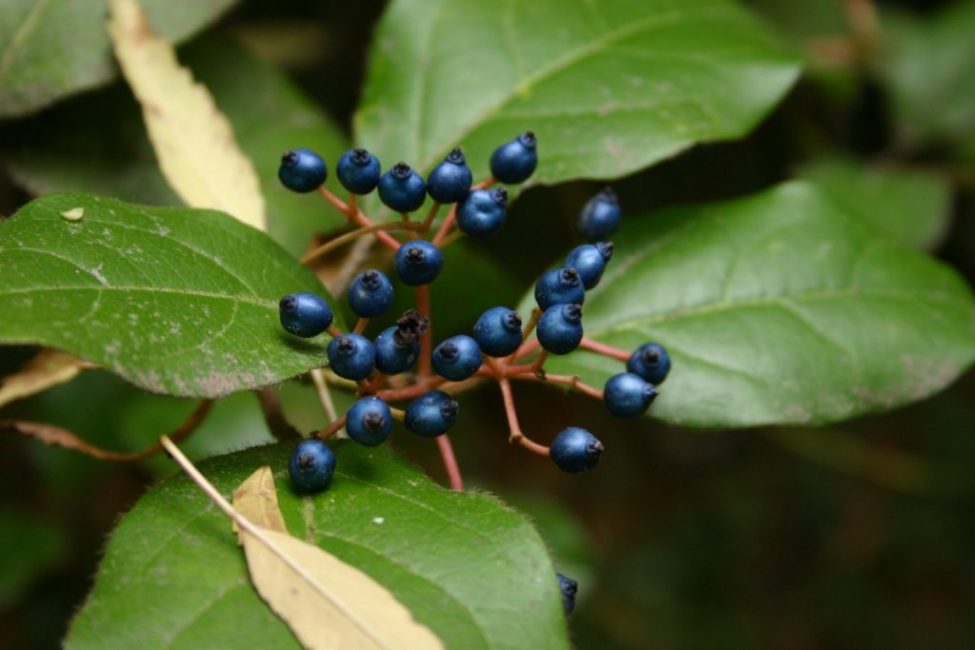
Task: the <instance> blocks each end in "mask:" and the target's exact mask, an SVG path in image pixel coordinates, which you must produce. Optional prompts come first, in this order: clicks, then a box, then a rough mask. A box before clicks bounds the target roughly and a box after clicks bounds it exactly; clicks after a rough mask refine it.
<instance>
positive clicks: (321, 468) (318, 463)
mask: <svg viewBox="0 0 975 650" xmlns="http://www.w3.org/2000/svg"><path fill="white" fill-rule="evenodd" d="M288 473H289V474H290V475H291V484H292V485H293V486H294V488H295V490H296V491H298V492H305V493H310V492H319V491H321V490H324V489H325V488H327V487H328V484H329V483H330V482H331V480H332V474H334V473H335V454H334V453H333V452H332V450H331V449H329V446H328V445H326V444H325V443H324V442H322V441H321V440H318V439H317V438H311V439H309V440H302V441H301V442H299V443H298V446H297V447H295V450H294V453H292V454H291V460H289V461H288Z"/></svg>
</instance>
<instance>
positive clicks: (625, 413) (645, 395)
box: [603, 372, 657, 418]
mask: <svg viewBox="0 0 975 650" xmlns="http://www.w3.org/2000/svg"><path fill="white" fill-rule="evenodd" d="M656 396H657V391H656V389H655V388H654V387H653V386H651V385H650V384H648V383H647V382H646V381H645V380H644V379H643V377H641V376H640V375H635V374H633V373H632V372H621V373H620V374H618V375H613V376H612V377H610V378H609V379H608V380H607V381H606V385H605V386H604V387H603V404H605V405H606V410H607V411H609V412H610V413H611V414H612V415H615V416H616V417H618V418H632V417H636V416H638V415H643V414H644V413H646V411H647V408H649V406H650V402H652V401H653V398H655V397H656Z"/></svg>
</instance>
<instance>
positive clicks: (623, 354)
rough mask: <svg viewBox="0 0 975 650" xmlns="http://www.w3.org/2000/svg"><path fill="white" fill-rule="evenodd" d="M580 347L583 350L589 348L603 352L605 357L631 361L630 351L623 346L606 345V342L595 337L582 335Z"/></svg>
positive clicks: (597, 352)
mask: <svg viewBox="0 0 975 650" xmlns="http://www.w3.org/2000/svg"><path fill="white" fill-rule="evenodd" d="M579 347H580V348H582V349H583V350H589V351H591V352H595V353H596V354H601V355H603V356H604V357H609V358H611V359H618V360H620V361H624V362H625V361H629V359H630V353H629V352H627V351H626V350H623V349H621V348H617V347H613V346H612V345H606V344H605V343H600V342H599V341H596V340H594V339H591V338H589V337H587V336H583V337H582V342H581V343H579Z"/></svg>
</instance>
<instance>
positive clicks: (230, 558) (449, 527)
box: [65, 444, 568, 650]
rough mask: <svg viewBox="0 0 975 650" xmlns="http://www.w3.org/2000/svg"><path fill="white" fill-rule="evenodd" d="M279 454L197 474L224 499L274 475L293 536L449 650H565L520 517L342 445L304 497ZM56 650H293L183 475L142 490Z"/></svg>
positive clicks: (541, 568)
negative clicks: (318, 488)
mask: <svg viewBox="0 0 975 650" xmlns="http://www.w3.org/2000/svg"><path fill="white" fill-rule="evenodd" d="M290 452H291V449H290V447H288V446H278V447H261V448H257V449H250V450H247V451H244V452H240V453H237V454H232V455H230V456H222V457H219V458H216V459H213V460H211V461H207V462H204V463H202V464H201V465H200V469H201V471H202V472H203V473H204V474H205V475H206V476H207V477H208V478H209V479H210V480H211V481H212V482H213V483H214V484H215V485H216V486H217V488H218V489H219V490H220V491H221V492H222V493H223V494H225V495H229V494H230V493H231V492H232V491H233V490H234V488H235V487H236V486H237V485H239V484H240V483H241V482H242V481H243V480H244V479H245V478H247V476H248V475H249V474H250V473H251V472H253V471H254V470H255V469H256V468H257V467H259V466H260V465H264V464H268V465H270V466H271V467H272V468H274V474H275V479H276V483H277V488H278V499H279V502H280V506H281V510H282V513H283V515H284V519H285V522H286V524H287V526H288V529H289V531H290V532H291V534H293V535H296V536H298V537H301V538H303V539H306V540H309V541H312V542H314V543H316V544H318V545H320V546H321V547H323V548H324V549H325V550H326V551H328V552H330V553H332V554H334V555H336V556H337V557H338V558H340V559H341V560H343V561H345V562H348V563H350V564H352V565H354V566H356V567H358V568H360V569H362V570H363V571H365V572H366V573H367V574H369V575H370V576H371V577H372V578H374V579H376V580H377V581H379V582H380V583H381V584H382V585H383V586H385V587H386V588H388V589H389V590H390V591H392V592H393V594H394V595H395V596H396V597H397V598H398V599H399V600H400V602H402V603H403V604H405V605H406V606H407V607H408V608H409V609H410V610H411V611H412V612H413V615H414V616H415V617H416V618H417V620H418V621H420V622H421V623H423V624H425V625H427V626H429V627H430V628H431V629H432V630H433V631H434V632H435V633H436V634H437V635H438V636H439V637H440V638H441V639H442V640H443V641H444V643H445V645H447V646H448V647H451V648H465V649H468V648H469V649H474V648H566V647H568V642H567V639H566V631H565V623H564V618H563V614H562V610H561V603H560V598H559V593H558V588H557V586H556V583H555V579H554V577H553V576H554V574H553V571H554V569H553V568H552V565H551V562H550V561H549V559H548V555H547V553H546V551H545V547H544V544H543V543H542V541H541V539H540V538H539V537H538V534H537V533H536V532H535V530H534V528H532V526H531V525H530V524H529V523H528V521H527V520H526V519H525V518H524V517H522V516H521V515H519V514H517V513H515V512H514V511H512V510H510V509H508V508H507V507H505V506H504V505H503V504H502V503H500V502H499V501H497V500H496V499H494V498H492V497H490V496H487V495H485V494H479V493H462V494H458V493H455V492H451V491H449V490H447V489H444V488H441V487H439V486H437V485H435V484H433V483H432V482H431V481H430V480H429V479H427V478H426V477H424V476H423V475H422V474H420V473H419V472H418V471H417V470H416V469H414V468H412V467H410V466H409V465H407V464H406V463H404V462H403V461H401V460H399V459H398V458H397V457H395V456H394V455H393V454H391V453H390V452H389V451H387V450H385V449H381V448H378V449H367V448H364V447H361V446H359V445H353V444H345V445H340V446H339V447H338V448H337V456H338V469H337V470H336V474H335V478H334V481H333V483H332V486H331V487H330V488H329V490H328V491H327V492H325V493H323V494H320V495H317V496H314V497H310V498H300V497H297V496H295V495H294V494H293V493H292V492H291V490H290V488H289V485H288V478H287V470H286V469H285V466H286V464H287V459H288V456H289V454H290ZM65 647H66V648H69V649H70V650H82V649H85V648H98V649H99V650H111V649H112V648H125V649H128V648H133V647H140V648H145V647H164V648H210V649H212V650H219V649H220V648H228V649H232V650H239V649H240V648H242V647H249V648H264V649H265V650H274V649H277V648H296V647H298V646H297V642H296V641H295V640H294V638H293V637H292V636H291V633H290V632H289V631H288V628H287V627H286V626H285V624H284V623H283V622H281V621H280V620H279V619H278V618H276V617H275V616H274V614H273V613H272V612H271V610H270V609H269V608H268V607H267V606H266V605H265V604H264V602H263V601H262V600H261V599H260V597H259V596H258V595H257V594H256V592H255V591H254V589H253V587H252V586H251V583H250V580H249V579H248V576H247V568H246V565H245V562H244V557H243V552H242V551H241V549H240V548H239V547H238V546H237V544H236V539H235V536H234V534H233V532H232V530H231V525H230V522H229V521H228V520H227V518H226V517H225V516H224V515H223V514H221V513H220V511H219V510H217V508H216V506H214V505H213V504H212V503H210V502H209V501H208V499H207V497H206V496H205V495H203V494H202V493H201V492H200V491H199V489H198V488H197V487H196V486H195V485H194V484H193V483H191V482H190V481H189V480H188V479H186V478H185V477H183V476H182V475H180V476H177V477H173V478H171V479H167V480H165V481H163V482H162V483H161V484H159V485H158V486H157V487H155V488H153V489H152V490H150V491H149V492H148V493H147V494H146V495H145V496H144V497H143V498H142V500H141V501H140V502H139V503H138V504H137V505H136V507H135V508H134V509H133V510H132V511H131V512H129V513H128V514H127V515H125V517H123V519H122V521H121V523H120V525H119V527H118V528H117V529H116V531H115V532H114V533H113V535H112V538H111V540H110V542H109V544H108V549H107V551H106V554H105V559H104V560H103V561H102V565H101V569H100V571H99V574H98V577H97V579H96V582H95V589H94V591H93V592H92V594H91V596H90V598H89V600H88V602H87V604H86V605H85V606H84V608H83V609H82V610H81V613H80V614H79V615H78V616H77V617H76V618H75V620H74V623H73V624H72V627H71V630H70V631H69V634H68V637H67V640H66V643H65Z"/></svg>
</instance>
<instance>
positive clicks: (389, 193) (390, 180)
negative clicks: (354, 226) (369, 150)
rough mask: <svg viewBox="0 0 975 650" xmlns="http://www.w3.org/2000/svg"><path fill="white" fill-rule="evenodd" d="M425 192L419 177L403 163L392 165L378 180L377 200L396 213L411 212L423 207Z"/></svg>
mask: <svg viewBox="0 0 975 650" xmlns="http://www.w3.org/2000/svg"><path fill="white" fill-rule="evenodd" d="M426 191H427V188H426V184H425V183H424V182H423V179H422V178H420V175H419V174H417V173H416V172H415V171H413V168H412V167H410V166H409V165H407V164H406V163H404V162H399V163H396V164H395V165H393V168H392V169H390V170H389V171H388V172H386V173H385V174H383V175H382V178H380V179H379V199H380V200H381V201H382V202H383V203H384V204H385V205H386V206H387V207H389V208H391V209H393V210H396V211H397V212H413V211H414V210H416V209H417V208H419V207H420V206H421V205H423V199H424V197H425V196H426Z"/></svg>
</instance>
